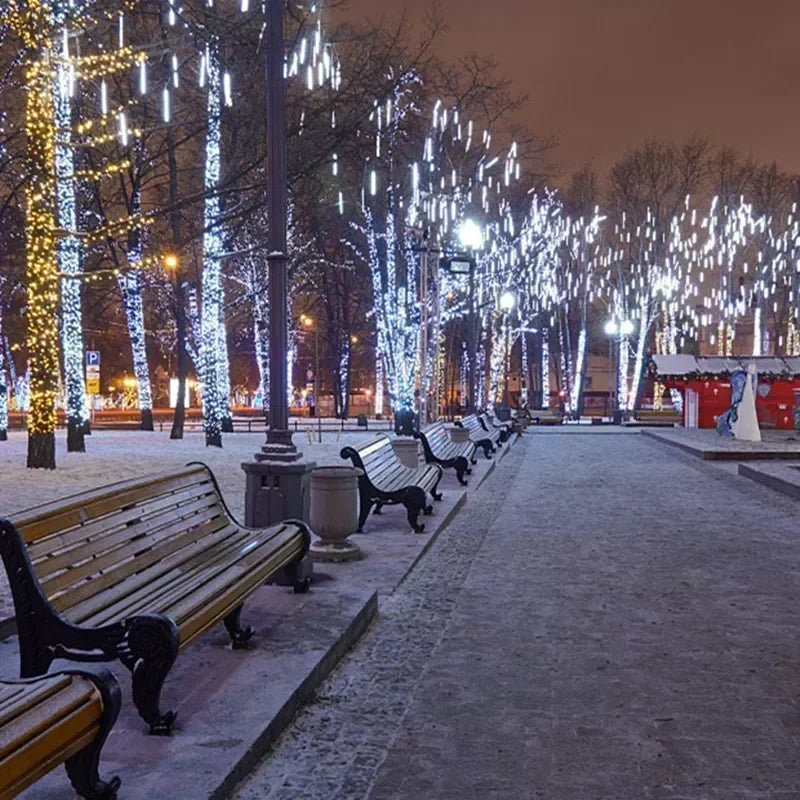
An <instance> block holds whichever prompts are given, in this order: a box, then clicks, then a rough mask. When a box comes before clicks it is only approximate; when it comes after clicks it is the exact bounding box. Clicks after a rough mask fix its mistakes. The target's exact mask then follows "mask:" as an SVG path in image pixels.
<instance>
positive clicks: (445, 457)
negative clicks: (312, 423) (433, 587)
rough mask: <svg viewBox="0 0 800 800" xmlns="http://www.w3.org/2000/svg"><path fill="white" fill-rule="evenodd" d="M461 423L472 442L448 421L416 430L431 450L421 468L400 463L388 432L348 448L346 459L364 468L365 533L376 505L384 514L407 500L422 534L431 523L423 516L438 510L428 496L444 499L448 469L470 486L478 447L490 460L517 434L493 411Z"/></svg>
mask: <svg viewBox="0 0 800 800" xmlns="http://www.w3.org/2000/svg"><path fill="white" fill-rule="evenodd" d="M456 425H459V426H460V427H463V428H465V429H467V430H468V431H469V440H468V441H467V442H464V443H457V442H453V441H452V440H451V438H450V435H449V434H448V432H447V430H446V429H445V427H444V423H442V422H437V423H435V424H434V425H432V426H431V427H430V428H428V429H427V430H425V431H417V432H415V433H414V436H415V438H417V439H419V441H420V442H421V444H422V449H423V452H424V454H425V465H424V466H421V467H418V468H416V469H415V468H413V467H407V466H406V465H405V464H403V463H402V462H401V461H400V459H399V458H398V457H397V454H396V453H395V451H394V447H393V446H392V442H391V439H389V437H388V436H381V437H379V438H377V439H375V440H374V441H371V442H367V443H366V444H364V445H362V446H360V447H345V448H344V449H343V450H342V452H341V456H342V458H344V459H350V461H351V463H352V464H353V466H354V467H357V468H359V469H360V470H361V475H360V477H359V479H358V489H359V502H360V512H359V518H358V530H359V532H362V531H363V530H364V523H365V522H366V521H367V517H368V516H369V513H370V511H371V510H372V509H373V508H374V509H375V510H374V513H375V514H380V513H381V509H382V508H383V506H385V505H399V504H402V505H403V506H405V509H406V513H407V515H408V523H409V525H410V526H411V529H412V530H413V531H415V532H416V533H422V532H423V531H424V530H425V525H424V523H421V522H420V521H419V516H420V514H431V513H432V512H433V505H432V504H431V503H429V502H428V495H430V496H431V498H432V499H433V500H434V501H435V500H441V497H442V496H441V494H440V493H439V492H438V486H439V482H440V481H441V479H442V474H443V471H444V470H445V469H453V470H455V473H456V477H457V478H458V481H459V483H461V484H462V486H466V485H467V479H466V476H467V475H469V474H471V472H472V469H471V468H470V464H475V463H477V462H476V459H475V453H476V451H477V449H478V448H481V449H482V450H483V453H484V455H485V456H486V458H491V457H492V454H493V453H495V452H496V451H497V448H498V447H500V446H502V444H503V443H504V442H506V441H508V438H509V436H510V435H511V425H510V424H509V423H503V422H499V421H498V420H496V419H495V418H494V417H493V416H492V415H491V414H488V413H484V414H482V415H481V416H475V415H469V416H466V417H464V418H463V419H462V420H461V421H460V422H457V423H456Z"/></svg>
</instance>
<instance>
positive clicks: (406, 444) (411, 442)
mask: <svg viewBox="0 0 800 800" xmlns="http://www.w3.org/2000/svg"><path fill="white" fill-rule="evenodd" d="M392 447H393V448H394V452H395V454H396V455H397V457H398V458H399V459H400V461H402V462H403V464H404V465H405V466H407V467H410V468H411V469H419V442H418V441H417V440H416V439H409V438H399V439H392Z"/></svg>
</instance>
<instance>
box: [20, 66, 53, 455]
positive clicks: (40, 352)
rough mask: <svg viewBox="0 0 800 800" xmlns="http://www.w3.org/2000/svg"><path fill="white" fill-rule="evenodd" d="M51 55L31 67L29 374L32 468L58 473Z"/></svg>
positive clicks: (28, 112)
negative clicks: (56, 467) (56, 444)
mask: <svg viewBox="0 0 800 800" xmlns="http://www.w3.org/2000/svg"><path fill="white" fill-rule="evenodd" d="M51 70H52V63H51V58H50V53H49V52H48V51H47V50H45V51H44V53H42V54H41V55H40V56H39V57H38V59H37V60H36V61H34V62H33V63H32V64H30V65H29V67H28V87H27V89H28V91H27V96H26V121H25V124H26V132H27V155H28V167H29V175H30V177H29V179H28V183H27V192H26V194H27V201H28V202H27V209H26V236H27V246H26V276H27V285H28V309H27V313H26V319H27V327H28V334H27V343H28V367H29V370H30V394H29V397H30V411H29V412H28V462H27V463H28V467H29V468H33V469H55V466H56V447H55V430H56V410H55V399H56V393H57V391H58V295H59V291H58V289H59V286H58V262H57V256H56V236H55V230H56V208H55V176H54V174H53V163H54V160H55V137H54V135H53V127H54V114H53V93H52V79H51Z"/></svg>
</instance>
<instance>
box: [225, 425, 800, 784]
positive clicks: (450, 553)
mask: <svg viewBox="0 0 800 800" xmlns="http://www.w3.org/2000/svg"><path fill="white" fill-rule="evenodd" d="M521 445H522V446H517V447H515V448H514V450H512V452H511V453H510V454H509V455H508V456H507V457H506V458H505V459H504V460H503V461H502V462H501V463H499V464H498V465H497V468H496V470H495V473H494V475H492V477H491V478H490V479H489V480H488V481H487V482H486V483H485V484H484V486H482V487H481V488H480V489H479V490H478V491H477V492H475V493H470V496H469V498H468V501H467V505H466V506H465V508H464V511H463V512H462V514H460V515H459V517H458V518H457V519H456V520H455V521H454V523H453V524H452V525H451V526H450V527H449V528H448V529H447V530H446V531H445V532H444V533H443V534H442V535H441V536H440V537H439V539H438V540H437V541H436V542H435V544H434V545H433V547H432V548H431V549H430V551H429V552H428V554H427V556H426V557H425V559H424V560H423V561H421V562H420V564H419V565H418V566H417V568H416V569H415V570H414V572H413V573H412V574H411V575H410V576H409V577H408V578H407V579H406V581H405V582H404V583H403V584H402V585H401V586H400V587H399V588H398V589H397V590H396V592H395V593H394V594H393V595H392V597H391V598H390V599H389V600H388V601H386V602H384V603H383V604H382V611H381V617H380V618H379V620H378V621H377V623H376V624H375V625H374V626H373V628H372V630H371V631H370V632H369V634H368V635H367V636H366V637H365V638H364V639H363V640H362V642H361V643H360V644H359V645H358V646H357V647H356V648H355V649H354V651H353V652H352V654H351V655H350V656H349V658H348V659H347V660H345V661H344V662H343V663H342V665H341V666H340V668H339V669H338V670H337V672H336V673H334V675H333V676H332V677H331V679H330V680H329V681H328V682H327V683H326V684H324V685H323V686H322V687H321V688H320V689H319V690H318V693H317V699H316V702H314V703H312V704H311V705H310V706H309V707H307V708H306V709H305V710H304V711H302V712H301V713H300V715H299V716H298V718H297V720H296V722H295V724H294V725H293V726H292V727H291V728H290V729H288V730H287V731H286V733H285V734H284V736H283V738H282V739H281V740H280V741H279V743H278V746H277V747H276V748H275V750H274V752H273V753H272V754H271V755H270V756H268V757H267V758H266V759H265V760H264V761H263V762H262V764H261V767H260V768H259V769H257V770H256V771H255V772H254V773H253V775H252V776H251V777H250V779H249V780H248V781H246V782H245V783H244V784H243V785H242V786H241V787H240V790H239V793H238V794H237V800H255V799H256V798H258V800H289V799H290V798H291V800H294V798H297V797H304V798H307V800H338V799H339V798H348V800H353V799H355V798H367V797H369V798H372V799H373V800H412V799H413V800H419V799H420V798H426V799H427V798H436V800H462V799H463V798H473V797H485V798H497V800H508V798H546V799H547V800H562V798H563V800H576V798H580V799H581V800H584V799H585V798H586V799H588V798H603V799H604V800H605V799H606V798H609V799H610V798H621V799H622V800H677V799H678V798H681V800H717V799H718V800H731V799H732V798H737V800H738V799H739V798H742V799H743V800H756V798H759V800H766V798H770V800H783V799H784V798H785V800H789V798H792V800H796V798H797V797H798V796H800V795H798V789H797V785H798V781H797V777H798V775H800V750H798V741H800V679H799V678H798V674H800V638H798V636H797V630H798V621H797V609H798V607H800V537H799V536H798V524H797V520H798V510H799V507H798V505H797V502H796V501H794V500H792V499H790V498H787V497H784V496H781V495H777V494H776V493H774V492H772V491H770V490H768V489H766V488H765V487H761V486H758V485H756V484H754V483H752V482H750V481H748V480H746V479H745V478H741V477H739V476H737V475H736V474H735V473H734V472H733V471H732V470H731V469H730V468H729V467H719V466H717V465H716V464H710V463H707V462H704V461H701V460H699V459H696V458H694V457H692V456H689V455H686V454H683V453H681V452H680V451H678V450H675V449H674V448H670V447H667V446H665V445H664V444H662V443H659V442H655V441H653V440H650V439H647V438H645V437H642V436H627V435H625V436H599V437H598V436H542V437H537V436H531V437H528V436H526V437H524V439H523V442H522V443H521Z"/></svg>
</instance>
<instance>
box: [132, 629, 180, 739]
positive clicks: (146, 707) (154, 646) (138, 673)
mask: <svg viewBox="0 0 800 800" xmlns="http://www.w3.org/2000/svg"><path fill="white" fill-rule="evenodd" d="M179 643H180V636H179V634H178V628H177V626H176V625H175V623H174V622H173V621H172V620H171V619H169V618H168V617H163V616H158V615H155V614H154V615H152V616H151V615H147V616H141V617H135V618H134V619H133V620H131V623H130V628H129V629H128V635H127V636H126V638H125V642H124V644H123V645H122V647H123V648H124V650H123V651H122V652H121V653H120V660H121V661H122V663H123V664H125V666H126V667H128V669H129V670H130V671H131V674H132V676H133V702H134V704H135V706H136V710H137V711H138V712H139V716H140V717H141V718H142V719H143V720H144V721H145V722H146V723H147V724H148V725H149V726H150V733H151V734H152V735H154V736H169V733H170V731H171V730H172V726H173V724H174V723H175V718H176V717H177V713H176V712H175V711H167V712H166V713H164V714H162V713H161V709H160V708H159V702H160V700H161V688H162V686H163V685H164V680H165V679H166V677H167V675H168V674H169V671H170V669H171V668H172V665H173V664H174V663H175V658H176V657H177V655H178V646H179Z"/></svg>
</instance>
